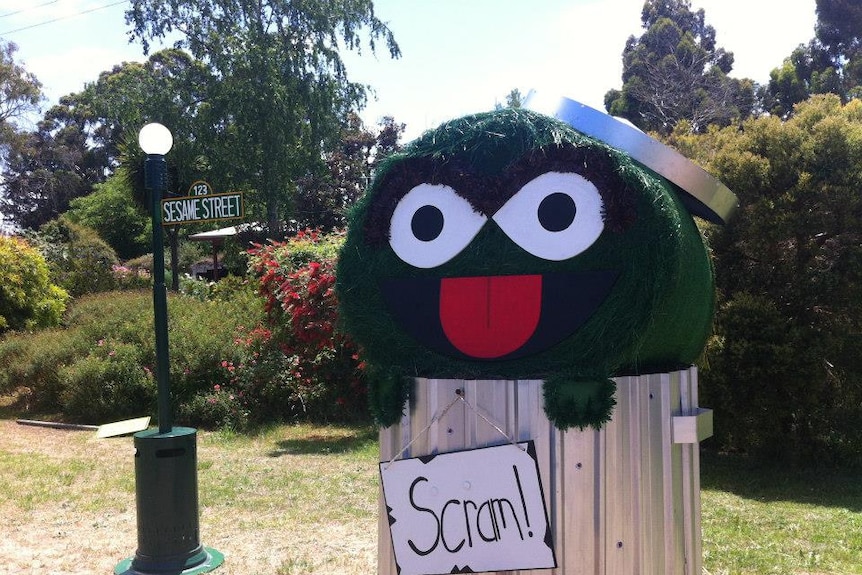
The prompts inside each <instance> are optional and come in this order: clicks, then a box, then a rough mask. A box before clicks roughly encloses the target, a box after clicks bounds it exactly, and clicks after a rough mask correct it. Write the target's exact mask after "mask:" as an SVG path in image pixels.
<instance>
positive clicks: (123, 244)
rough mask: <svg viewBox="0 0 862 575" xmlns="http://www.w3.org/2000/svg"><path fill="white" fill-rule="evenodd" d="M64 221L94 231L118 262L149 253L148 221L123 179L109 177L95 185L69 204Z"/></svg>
mask: <svg viewBox="0 0 862 575" xmlns="http://www.w3.org/2000/svg"><path fill="white" fill-rule="evenodd" d="M66 217H67V218H68V219H69V221H71V222H74V223H76V224H80V225H82V226H86V227H88V228H91V229H93V230H95V232H96V233H97V234H99V237H100V238H102V239H103V240H105V241H106V242H107V243H108V244H109V245H110V246H111V247H112V248H113V249H114V251H115V252H116V254H117V257H119V258H120V259H121V260H128V259H132V258H135V257H138V256H141V255H143V254H145V253H147V252H148V251H149V250H150V246H151V236H152V231H151V223H150V218H149V216H148V215H147V214H146V212H144V211H143V210H142V209H141V208H140V206H138V205H136V204H135V201H134V199H133V198H132V190H131V188H130V187H129V186H128V184H126V180H125V179H123V178H120V177H117V176H112V177H111V178H108V180H107V181H106V182H104V183H102V184H96V185H95V186H94V187H93V193H91V194H90V195H87V196H84V197H81V198H75V199H74V200H72V201H71V203H70V204H69V211H68V212H66Z"/></svg>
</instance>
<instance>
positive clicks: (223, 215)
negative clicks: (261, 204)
mask: <svg viewBox="0 0 862 575" xmlns="http://www.w3.org/2000/svg"><path fill="white" fill-rule="evenodd" d="M243 216H244V206H243V200H242V192H230V193H226V194H206V195H200V196H187V197H183V198H170V199H165V200H162V224H163V225H165V226H176V225H179V224H188V223H200V222H213V221H217V220H233V219H240V218H242V217H243Z"/></svg>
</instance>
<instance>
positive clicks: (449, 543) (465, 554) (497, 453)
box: [380, 441, 557, 575]
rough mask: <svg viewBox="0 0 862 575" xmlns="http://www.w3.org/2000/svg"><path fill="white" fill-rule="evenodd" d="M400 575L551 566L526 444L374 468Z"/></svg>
mask: <svg viewBox="0 0 862 575" xmlns="http://www.w3.org/2000/svg"><path fill="white" fill-rule="evenodd" d="M380 475H381V479H382V483H383V497H384V499H385V501H386V510H387V513H388V515H389V529H390V533H391V536H392V547H393V550H394V553H395V562H396V563H397V566H398V573H399V574H400V575H420V574H422V575H434V574H443V573H480V572H483V571H509V570H521V569H552V568H554V567H556V566H557V562H556V558H555V555H554V547H553V542H552V539H551V528H550V525H549V523H548V514H547V511H546V508H545V498H544V495H543V493H542V483H541V480H540V478H539V467H538V462H537V460H536V450H535V445H534V444H533V442H532V441H529V442H525V443H519V444H518V445H517V446H515V445H513V444H507V445H500V446H496V447H485V448H481V449H475V450H469V451H459V452H455V453H442V454H438V455H429V456H425V457H418V458H413V459H404V460H399V461H394V462H383V463H381V464H380Z"/></svg>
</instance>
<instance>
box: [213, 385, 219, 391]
mask: <svg viewBox="0 0 862 575" xmlns="http://www.w3.org/2000/svg"><path fill="white" fill-rule="evenodd" d="M213 389H214V390H216V391H220V390H221V386H220V385H219V384H215V385H214V386H213Z"/></svg>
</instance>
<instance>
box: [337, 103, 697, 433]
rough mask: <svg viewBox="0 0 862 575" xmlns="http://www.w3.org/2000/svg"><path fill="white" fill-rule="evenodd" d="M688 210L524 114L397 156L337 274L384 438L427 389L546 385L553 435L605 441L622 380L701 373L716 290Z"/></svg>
mask: <svg viewBox="0 0 862 575" xmlns="http://www.w3.org/2000/svg"><path fill="white" fill-rule="evenodd" d="M684 195H685V192H683V191H682V190H681V189H680V188H679V187H677V186H676V185H675V184H673V183H671V182H670V181H668V180H667V179H665V178H663V177H662V176H659V175H658V174H656V173H655V172H654V171H652V170H651V169H649V168H646V167H645V166H644V165H643V164H641V163H639V162H638V161H636V160H635V159H633V158H632V157H631V156H630V155H628V154H626V153H624V152H622V151H620V150H618V149H615V148H613V147H611V146H610V145H608V144H606V143H604V142H603V141H600V140H599V139H596V138H594V137H591V136H588V135H586V134H585V133H583V132H581V131H578V130H576V129H574V128H572V127H571V126H569V125H568V124H567V123H564V122H562V121H560V120H557V119H554V118H551V117H549V116H546V115H543V114H540V113H537V112H533V111H530V110H525V109H503V110H498V111H494V112H488V113H483V114H476V115H472V116H467V117H464V118H460V119H457V120H454V121H451V122H448V123H446V124H443V125H442V126H440V127H439V128H438V129H436V130H433V131H430V132H426V133H425V134H424V135H423V136H422V137H420V138H419V139H418V140H416V141H414V142H413V143H411V144H410V145H409V146H408V147H407V148H406V149H405V150H404V151H403V152H401V153H398V154H396V155H394V156H392V157H390V158H388V159H387V160H386V161H385V162H384V163H383V164H382V165H381V166H380V168H379V169H378V171H377V173H376V175H375V178H374V180H373V182H372V183H371V185H370V187H369V189H368V190H367V193H366V194H365V195H364V196H363V197H362V198H361V200H360V201H359V202H358V204H357V206H356V207H355V209H354V211H353V213H352V217H351V222H350V227H349V230H348V234H347V239H346V242H345V244H344V246H343V248H342V251H341V254H340V258H339V265H338V270H337V277H338V283H337V291H338V297H339V302H340V304H339V305H340V309H341V317H342V319H343V323H344V327H345V328H346V330H347V331H348V333H350V334H351V335H352V336H353V337H354V338H355V340H356V341H357V342H358V343H359V344H360V346H361V348H362V350H363V358H364V359H365V360H366V362H367V365H368V368H367V374H368V377H369V385H370V400H371V405H372V410H373V413H374V415H375V417H376V418H377V421H378V423H379V424H381V425H383V426H389V425H392V424H394V423H396V422H397V421H398V420H399V419H400V417H401V415H402V413H403V410H404V408H405V402H406V400H407V398H408V397H409V394H410V390H411V389H412V385H414V383H413V381H414V380H413V378H416V377H431V378H453V379H482V380H495V379H496V380H500V379H505V380H513V379H542V380H544V382H545V383H544V407H545V412H546V414H547V415H548V417H549V419H550V420H551V421H553V422H554V424H555V425H556V426H557V427H559V428H561V429H566V428H569V427H578V428H582V429H583V428H585V427H589V426H592V427H595V428H598V427H600V426H601V425H602V424H603V423H604V422H606V421H608V420H609V418H610V416H611V413H612V410H613V406H614V390H615V385H614V382H613V380H612V379H611V378H612V377H614V376H620V375H631V374H643V373H652V372H665V371H672V370H676V369H679V368H681V367H687V366H689V365H690V364H691V363H693V362H694V360H695V359H696V358H697V357H698V355H699V354H700V352H701V350H702V348H703V345H704V343H705V341H706V338H707V336H708V335H709V332H710V327H711V321H712V314H713V276H712V267H711V264H710V260H709V257H708V254H707V250H706V248H705V246H704V244H703V241H702V239H701V235H700V233H699V231H698V229H697V227H696V225H695V222H694V220H693V219H692V217H691V214H690V213H689V209H687V207H686V205H684V203H683V202H684V201H685V200H686V198H685V197H683V196H684ZM489 385H493V383H491V382H489Z"/></svg>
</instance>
